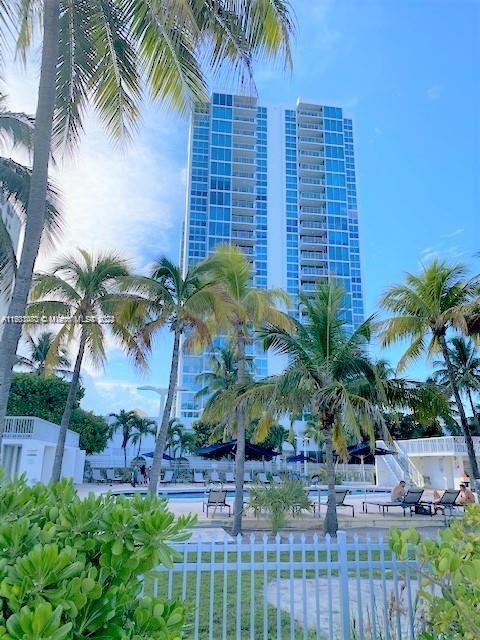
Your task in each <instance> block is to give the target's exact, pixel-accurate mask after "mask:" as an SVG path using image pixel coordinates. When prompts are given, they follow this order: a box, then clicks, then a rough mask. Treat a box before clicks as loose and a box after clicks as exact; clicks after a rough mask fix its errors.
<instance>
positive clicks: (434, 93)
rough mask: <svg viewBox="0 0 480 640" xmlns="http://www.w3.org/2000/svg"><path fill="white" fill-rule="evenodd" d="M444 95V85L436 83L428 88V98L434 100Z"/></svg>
mask: <svg viewBox="0 0 480 640" xmlns="http://www.w3.org/2000/svg"><path fill="white" fill-rule="evenodd" d="M441 95H442V87H440V85H438V84H434V85H432V86H431V87H429V88H428V89H427V98H428V99H429V100H431V101H432V102H433V101H434V100H438V99H439V98H440V96H441Z"/></svg>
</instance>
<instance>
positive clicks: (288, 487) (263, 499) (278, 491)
mask: <svg viewBox="0 0 480 640" xmlns="http://www.w3.org/2000/svg"><path fill="white" fill-rule="evenodd" d="M249 504H250V506H251V507H252V509H253V511H254V512H255V514H258V513H260V512H261V511H266V512H267V513H268V514H269V515H270V519H271V523H272V531H273V533H275V534H276V533H278V532H279V531H280V529H281V528H282V527H284V526H285V523H286V521H287V515H288V513H289V512H291V513H292V515H293V516H295V515H296V514H298V513H300V512H301V511H302V510H303V509H306V510H309V509H310V500H309V499H308V496H307V493H306V491H305V488H304V486H303V484H302V482H301V481H300V480H296V479H294V478H287V479H286V480H285V481H284V482H283V483H282V484H279V485H272V486H270V487H252V488H251V489H250V500H249Z"/></svg>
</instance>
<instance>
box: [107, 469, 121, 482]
mask: <svg viewBox="0 0 480 640" xmlns="http://www.w3.org/2000/svg"><path fill="white" fill-rule="evenodd" d="M106 474H107V480H108V481H109V482H122V478H121V477H120V476H117V475H115V472H114V470H113V469H107V471H106Z"/></svg>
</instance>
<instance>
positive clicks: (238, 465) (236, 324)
mask: <svg viewBox="0 0 480 640" xmlns="http://www.w3.org/2000/svg"><path fill="white" fill-rule="evenodd" d="M205 264H206V268H207V269H208V272H209V273H210V275H211V278H212V280H213V281H214V282H216V283H217V284H218V286H219V287H220V288H221V290H222V295H223V298H224V301H225V302H224V305H223V308H224V314H223V315H222V316H221V320H220V322H219V324H218V326H217V330H218V331H219V332H222V331H224V332H226V333H227V334H228V336H229V337H230V338H231V340H232V342H233V344H234V345H235V351H236V357H237V383H238V385H239V387H240V388H241V387H243V386H245V385H246V384H248V382H249V375H248V368H247V362H248V360H247V355H246V346H247V345H248V344H251V343H252V342H253V336H254V333H253V332H254V329H257V328H260V327H262V326H263V324H264V323H265V322H271V323H277V324H278V325H279V326H283V327H286V328H287V327H289V326H290V325H291V322H290V319H289V317H288V316H287V315H286V314H285V313H283V312H282V311H280V310H279V309H278V308H277V304H280V303H283V304H284V305H285V307H287V305H288V301H289V299H288V296H287V295H286V294H285V293H284V292H283V291H280V290H279V289H271V290H266V289H256V288H255V287H253V286H252V285H251V284H250V283H251V282H252V281H253V273H252V268H251V266H250V263H249V262H248V261H247V259H246V258H245V256H244V255H243V254H242V253H241V251H240V250H239V249H237V248H236V247H232V246H218V247H217V248H216V250H215V253H214V254H213V255H212V256H211V257H210V258H209V259H208V261H207V263H205ZM224 398H225V407H230V406H231V404H230V401H231V395H230V397H229V394H225V396H224ZM225 407H224V408H225ZM217 411H219V412H220V413H219V415H218V416H217V417H220V416H221V411H222V402H219V403H218V406H217ZM258 413H260V415H261V416H262V417H263V416H264V415H265V419H266V420H267V421H270V416H269V415H268V414H263V412H261V411H260V410H259V411H258ZM258 413H257V415H258ZM253 417H256V416H253ZM246 418H247V415H246V413H245V409H244V407H243V406H242V405H238V406H237V407H236V410H235V422H236V432H237V449H236V454H235V476H236V480H235V506H234V515H233V534H234V535H237V534H238V533H240V531H241V527H242V513H243V478H244V468H245V427H246Z"/></svg>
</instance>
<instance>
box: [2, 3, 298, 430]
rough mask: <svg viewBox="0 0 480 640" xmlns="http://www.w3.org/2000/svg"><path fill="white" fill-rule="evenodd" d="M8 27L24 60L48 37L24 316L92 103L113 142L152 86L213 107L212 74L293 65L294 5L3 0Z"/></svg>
mask: <svg viewBox="0 0 480 640" xmlns="http://www.w3.org/2000/svg"><path fill="white" fill-rule="evenodd" d="M7 22H10V23H13V25H15V28H18V39H17V49H18V50H19V51H20V53H21V54H23V55H24V56H25V52H26V51H27V50H28V49H29V48H30V47H31V46H32V45H33V44H35V36H36V35H37V34H41V38H42V61H41V68H40V81H39V88H38V101H37V111H36V116H35V121H36V126H35V131H34V137H33V165H32V175H31V181H30V191H29V197H28V205H27V216H26V225H25V234H24V246H23V251H22V255H21V259H20V262H19V265H18V270H17V278H16V280H15V284H14V287H13V293H12V298H11V302H10V307H9V311H8V315H12V316H23V315H24V313H25V308H26V305H27V299H28V293H29V289H30V285H31V281H32V275H33V271H34V266H35V260H36V257H37V254H38V250H39V246H40V240H41V236H42V232H43V228H44V223H45V204H46V198H47V181H48V166H49V159H50V152H51V147H52V143H53V144H54V145H61V146H62V147H70V148H72V147H74V146H75V144H76V143H77V142H78V140H79V138H80V134H81V133H82V130H83V117H84V115H85V112H86V111H87V107H88V105H89V103H91V104H93V106H94V108H95V109H96V111H97V112H98V113H99V116H100V118H101V120H102V121H103V123H104V124H105V126H106V127H107V129H108V130H109V131H110V132H111V133H112V135H113V136H114V137H116V138H121V137H122V136H123V137H124V138H125V137H128V136H129V133H130V131H131V129H132V127H133V126H134V125H135V123H136V122H138V117H139V105H140V102H141V99H142V94H143V91H142V86H143V85H144V84H146V85H147V86H148V88H149V90H150V94H151V96H152V98H153V99H155V100H159V101H161V102H163V103H165V104H168V105H171V106H173V107H174V108H176V109H179V110H185V109H186V108H187V107H188V106H190V105H191V104H192V102H193V101H194V100H205V99H206V94H207V91H206V80H205V74H204V72H205V71H208V72H211V71H213V72H218V71H219V70H221V69H223V68H224V66H225V64H227V65H230V67H231V68H233V69H234V70H235V71H237V72H239V77H241V78H243V77H244V75H245V74H246V75H247V77H250V78H251V77H252V60H253V59H254V58H255V57H257V56H263V57H266V58H267V59H274V58H277V57H278V56H279V55H280V56H283V59H284V61H285V64H286V66H289V65H290V64H291V57H290V47H289V39H290V35H291V32H292V30H293V24H292V19H291V15H290V11H289V5H288V2H287V0H275V2H271V0H255V1H254V2H251V1H249V0H241V1H240V2H232V1H231V0H218V1H215V2H196V1H195V0H178V1H176V2H167V3H163V2H160V1H159V0H127V1H125V2H119V1H118V0H102V2H99V1H98V0H80V1H78V2H72V1H71V0H48V2H43V3H39V2H38V1H37V0H22V2H18V3H16V4H15V5H14V6H13V7H12V4H11V3H4V2H1V3H0V27H1V28H5V30H7V28H8V27H10V24H9V25H8V27H6V26H5V23H7ZM3 35H4V34H3ZM0 36H2V34H1V33H0ZM2 42H3V39H2V38H1V37H0V45H1V43H2ZM21 329H22V327H21V325H20V324H13V323H12V324H7V325H6V326H5V330H4V332H3V336H2V342H1V344H0V363H1V364H0V435H1V434H2V433H3V429H4V418H5V413H6V407H7V400H8V392H9V389H10V383H11V372H12V368H13V365H14V362H15V354H16V351H17V347H18V342H19V339H20V334H21Z"/></svg>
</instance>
